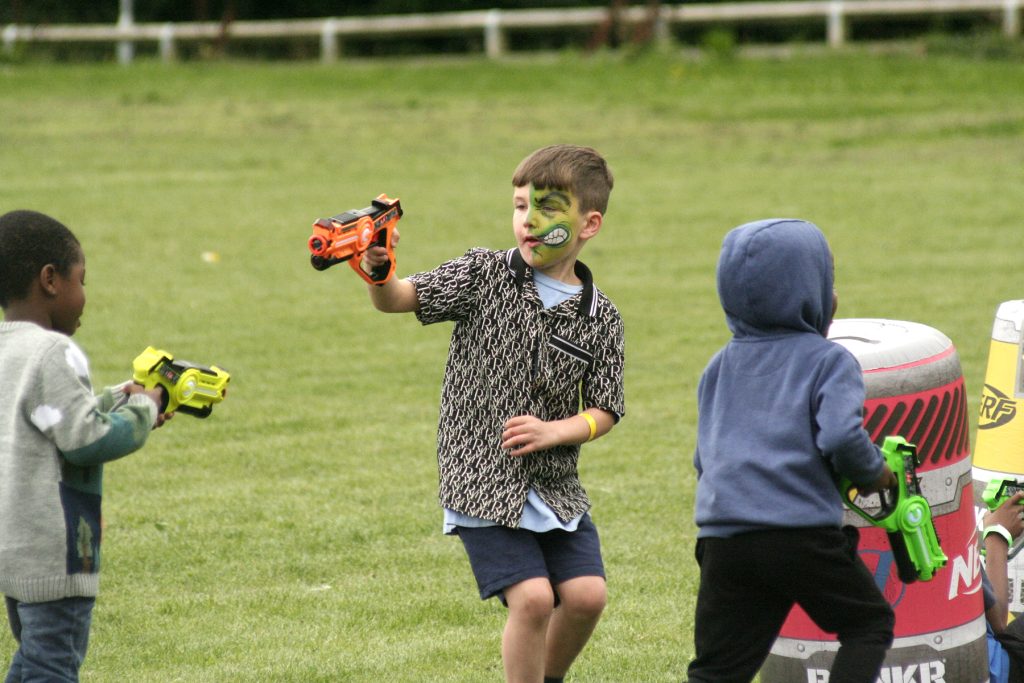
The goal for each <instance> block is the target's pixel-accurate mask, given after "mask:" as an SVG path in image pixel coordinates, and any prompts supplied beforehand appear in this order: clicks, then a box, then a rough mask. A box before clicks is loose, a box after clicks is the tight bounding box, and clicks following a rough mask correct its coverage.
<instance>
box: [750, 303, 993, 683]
mask: <svg viewBox="0 0 1024 683" xmlns="http://www.w3.org/2000/svg"><path fill="white" fill-rule="evenodd" d="M829 338H830V339H832V340H833V341H835V342H836V343H839V344H842V345H843V346H845V347H846V348H848V349H849V350H850V351H851V352H852V353H853V354H854V356H856V358H857V360H858V362H859V363H860V366H861V369H862V370H863V373H864V386H865V389H866V395H867V400H866V401H865V403H864V409H865V415H864V426H865V428H866V429H867V431H868V433H869V434H870V435H871V438H872V439H873V440H874V441H875V443H877V444H879V445H881V444H882V443H883V441H884V439H885V437H887V436H901V437H903V438H904V439H906V440H907V441H908V442H911V443H914V444H916V445H917V449H918V457H919V461H920V464H919V466H918V468H917V476H918V477H920V480H921V483H920V487H921V493H922V495H923V496H924V497H925V499H927V501H928V503H929V504H930V507H931V512H932V517H933V520H934V524H935V531H936V533H937V535H938V537H939V540H940V542H941V545H942V549H943V551H944V552H945V554H946V555H947V556H948V558H949V561H948V562H947V563H946V565H945V566H944V567H943V568H941V569H939V570H938V571H936V572H935V575H934V577H933V578H932V579H931V580H929V581H927V582H924V581H918V582H916V583H911V584H905V583H903V582H902V581H900V579H899V576H898V574H897V567H896V563H895V561H894V558H893V553H892V548H891V546H890V543H889V539H888V538H887V536H886V533H885V531H884V530H883V529H880V528H878V527H874V526H871V525H870V524H869V523H868V522H866V521H865V520H864V519H862V518H861V517H860V516H858V515H856V514H854V513H853V512H850V511H847V512H846V516H845V519H844V523H845V524H850V525H854V526H856V527H858V530H859V531H860V548H859V553H860V556H861V559H862V560H863V561H864V563H865V564H866V565H867V567H868V569H870V570H871V571H872V572H873V573H874V575H875V580H876V581H877V582H878V585H879V587H880V588H881V589H882V592H883V593H884V595H885V596H886V598H887V599H888V600H889V603H890V604H891V605H892V606H893V610H894V611H895V613H896V626H895V641H894V642H893V645H892V648H891V649H890V651H889V654H888V656H887V657H886V660H885V663H884V664H883V667H882V673H881V677H880V680H882V681H902V682H905V683H911V682H912V683H925V682H929V683H930V682H934V681H943V682H944V683H985V682H987V681H988V655H987V652H988V651H987V646H986V642H985V617H984V607H983V604H982V595H981V590H980V589H981V561H980V556H979V551H978V543H977V526H976V522H975V515H974V504H973V500H974V495H973V485H972V473H971V458H970V445H969V438H968V431H969V428H968V419H967V401H966V395H965V390H964V378H963V373H962V371H961V369H960V359H959V356H958V355H957V352H956V349H955V348H954V346H953V344H952V342H951V341H950V340H949V338H948V337H946V336H945V335H944V334H942V333H941V332H939V331H937V330H935V329H933V328H930V327H928V326H926V325H921V324H918V323H912V322H902V321H893V320H878V319H840V320H836V321H835V322H834V323H833V324H832V327H831V329H830V330H829ZM838 648H839V644H838V642H836V640H835V637H834V636H833V635H832V634H829V633H825V632H824V631H822V630H821V629H819V628H818V627H817V626H816V625H815V624H814V622H813V621H811V619H810V618H809V617H808V616H807V615H806V614H805V613H804V612H803V610H801V609H800V608H799V607H794V609H793V611H792V612H791V613H790V615H789V618H788V619H787V620H786V623H785V624H784V625H783V628H782V631H781V632H780V635H779V638H778V639H777V640H776V642H775V645H774V647H773V648H772V651H771V654H770V655H769V656H768V659H767V661H766V662H765V664H764V666H763V668H762V669H761V682H762V683H805V682H810V683H823V682H825V681H827V680H828V671H829V669H830V667H831V665H832V660H833V659H834V658H835V653H836V650H838Z"/></svg>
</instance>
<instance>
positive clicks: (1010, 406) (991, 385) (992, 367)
mask: <svg viewBox="0 0 1024 683" xmlns="http://www.w3.org/2000/svg"><path fill="white" fill-rule="evenodd" d="M1022 330H1024V301H1021V300H1016V301H1004V302H1003V303H1001V304H1000V305H999V307H998V308H997V309H996V316H995V322H994V323H993V325H992V341H991V343H990V345H989V351H988V367H987V369H986V370H985V385H984V386H983V387H982V390H981V405H980V407H979V410H978V431H977V435H976V437H975V442H974V444H975V445H974V448H975V451H974V492H975V504H976V505H977V506H978V508H979V519H980V515H981V513H982V511H983V510H984V509H985V504H984V502H982V500H981V497H980V496H981V493H982V492H983V491H984V490H985V488H986V487H987V486H988V484H989V483H990V482H991V481H992V480H993V479H997V478H1004V477H1006V478H1015V479H1017V480H1018V481H1024V415H1021V414H1020V412H1021V408H1024V367H1022V363H1024V333H1022ZM1007 574H1008V578H1009V581H1010V611H1011V612H1013V613H1014V614H1016V615H1017V616H1020V615H1021V614H1022V613H1024V600H1022V595H1021V591H1022V590H1024V553H1021V554H1019V555H1017V556H1016V557H1015V558H1013V559H1012V560H1011V561H1010V565H1009V568H1008V570H1007Z"/></svg>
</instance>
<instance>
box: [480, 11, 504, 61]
mask: <svg viewBox="0 0 1024 683" xmlns="http://www.w3.org/2000/svg"><path fill="white" fill-rule="evenodd" d="M484 49H485V51H486V52H487V56H488V57H489V58H491V59H497V58H498V57H501V55H502V54H504V53H505V32H504V31H503V30H502V28H501V10H499V9H492V10H487V18H486V19H485V20H484Z"/></svg>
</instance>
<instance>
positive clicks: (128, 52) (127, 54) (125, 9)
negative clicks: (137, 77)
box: [117, 0, 135, 64]
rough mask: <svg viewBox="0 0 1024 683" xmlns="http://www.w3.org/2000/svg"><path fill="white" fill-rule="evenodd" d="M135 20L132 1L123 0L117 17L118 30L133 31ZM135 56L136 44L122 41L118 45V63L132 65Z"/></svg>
mask: <svg viewBox="0 0 1024 683" xmlns="http://www.w3.org/2000/svg"><path fill="white" fill-rule="evenodd" d="M134 23H135V19H134V17H133V15H132V0H121V13H120V14H119V15H118V17H117V28H119V29H120V30H121V31H124V32H125V33H127V32H128V31H130V30H131V28H132V24H134ZM134 56H135V43H133V42H132V41H130V40H121V41H118V43H117V63H118V64H131V63H132V58H133V57H134Z"/></svg>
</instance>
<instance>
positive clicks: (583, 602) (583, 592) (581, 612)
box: [558, 577, 608, 619]
mask: <svg viewBox="0 0 1024 683" xmlns="http://www.w3.org/2000/svg"><path fill="white" fill-rule="evenodd" d="M569 584H572V585H571V586H570V585H569ZM558 596H559V600H560V607H561V608H563V609H565V610H566V611H569V612H572V613H574V614H576V615H578V616H580V617H587V618H594V619H596V618H597V617H600V616H601V613H602V612H604V608H605V607H606V606H607V604H608V591H607V588H606V586H605V582H604V580H603V579H600V578H598V577H585V578H584V579H581V580H578V581H576V582H567V583H566V584H562V585H561V586H559V587H558Z"/></svg>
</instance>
